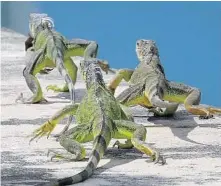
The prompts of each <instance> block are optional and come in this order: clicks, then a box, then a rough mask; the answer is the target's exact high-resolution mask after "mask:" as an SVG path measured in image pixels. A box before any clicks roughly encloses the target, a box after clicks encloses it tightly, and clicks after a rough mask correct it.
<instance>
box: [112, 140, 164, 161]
mask: <svg viewBox="0 0 221 186" xmlns="http://www.w3.org/2000/svg"><path fill="white" fill-rule="evenodd" d="M115 146H117V148H118V149H131V148H133V144H132V143H131V140H127V141H126V142H125V143H120V142H119V141H118V140H117V141H116V142H115V143H114V145H113V147H115ZM150 158H151V160H152V161H153V162H154V163H155V164H156V163H160V164H162V165H164V164H165V163H166V160H165V159H164V158H163V156H162V155H160V153H159V152H157V151H154V152H153V154H152V155H151V156H150Z"/></svg>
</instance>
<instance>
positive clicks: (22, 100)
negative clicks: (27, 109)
mask: <svg viewBox="0 0 221 186" xmlns="http://www.w3.org/2000/svg"><path fill="white" fill-rule="evenodd" d="M40 102H48V100H46V99H45V98H44V97H42V98H41V99H39V100H35V99H34V98H33V97H31V98H28V99H26V98H24V96H23V93H20V95H19V96H18V97H17V98H16V99H15V103H23V104H33V103H40Z"/></svg>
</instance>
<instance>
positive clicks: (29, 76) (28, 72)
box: [15, 50, 47, 104]
mask: <svg viewBox="0 0 221 186" xmlns="http://www.w3.org/2000/svg"><path fill="white" fill-rule="evenodd" d="M30 53H32V54H30ZM42 53H43V50H38V51H36V52H31V51H30V52H29V54H28V55H29V56H28V55H27V57H29V59H28V61H27V62H26V64H27V66H26V67H25V68H24V70H23V76H24V78H25V81H26V83H27V85H28V87H29V89H30V90H31V91H32V93H33V94H34V95H33V96H31V97H30V98H23V94H22V93H21V95H20V96H19V97H18V98H17V99H16V100H15V101H16V102H18V101H21V102H22V103H25V104H32V103H38V102H41V101H47V100H46V99H45V98H44V97H43V93H42V89H41V86H40V83H39V81H38V79H37V78H36V77H35V74H36V73H35V72H34V71H37V70H36V69H34V68H35V67H36V66H37V65H36V64H38V63H39V62H41V61H42ZM26 60H27V59H26ZM39 70H41V69H39Z"/></svg>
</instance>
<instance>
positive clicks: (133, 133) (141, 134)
mask: <svg viewBox="0 0 221 186" xmlns="http://www.w3.org/2000/svg"><path fill="white" fill-rule="evenodd" d="M114 123H115V125H116V127H117V133H116V134H115V136H114V138H116V139H119V138H121V139H122V138H126V139H129V140H131V142H132V144H133V146H134V147H135V148H136V149H138V150H139V151H141V152H143V153H145V154H146V155H148V156H150V157H151V159H152V160H153V161H154V162H155V163H158V162H159V161H161V163H162V164H165V160H164V158H163V156H162V155H160V153H159V152H158V151H156V150H153V149H152V148H151V147H150V146H149V145H148V144H147V143H146V142H145V139H146V128H145V127H144V126H143V125H137V124H135V123H134V122H132V121H126V120H114ZM116 145H117V144H116ZM118 145H120V146H119V148H120V147H123V145H122V144H120V143H118Z"/></svg>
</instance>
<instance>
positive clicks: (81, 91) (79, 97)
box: [47, 89, 86, 103]
mask: <svg viewBox="0 0 221 186" xmlns="http://www.w3.org/2000/svg"><path fill="white" fill-rule="evenodd" d="M85 94H86V89H76V90H75V102H76V103H80V102H81V100H82V99H83V97H84V95H85ZM47 97H48V98H53V99H58V98H59V99H68V100H70V94H69V92H61V93H57V95H54V96H47ZM55 102H57V101H55Z"/></svg>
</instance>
